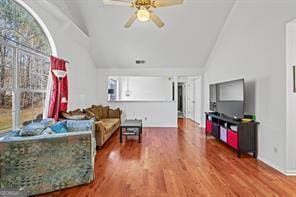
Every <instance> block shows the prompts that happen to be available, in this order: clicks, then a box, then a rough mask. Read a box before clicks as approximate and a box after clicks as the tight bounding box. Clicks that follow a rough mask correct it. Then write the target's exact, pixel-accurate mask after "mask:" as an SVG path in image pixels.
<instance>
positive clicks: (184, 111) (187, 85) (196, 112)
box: [177, 76, 202, 124]
mask: <svg viewBox="0 0 296 197" xmlns="http://www.w3.org/2000/svg"><path fill="white" fill-rule="evenodd" d="M177 92H178V97H177V98H178V118H187V119H190V120H192V121H194V122H196V123H198V124H200V123H201V119H202V114H201V77H198V76H196V77H189V76H188V77H179V78H178V88H177Z"/></svg>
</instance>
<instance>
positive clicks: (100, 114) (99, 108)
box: [90, 105, 103, 120]
mask: <svg viewBox="0 0 296 197" xmlns="http://www.w3.org/2000/svg"><path fill="white" fill-rule="evenodd" d="M90 110H91V111H92V112H93V113H94V114H95V117H96V120H100V119H101V118H103V109H102V106H95V105H93V106H92V107H91V109H90Z"/></svg>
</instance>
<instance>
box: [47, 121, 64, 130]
mask: <svg viewBox="0 0 296 197" xmlns="http://www.w3.org/2000/svg"><path fill="white" fill-rule="evenodd" d="M50 128H51V129H52V130H53V131H54V132H55V133H67V132H68V128H67V122H66V121H62V122H58V123H56V124H54V125H52V126H50Z"/></svg>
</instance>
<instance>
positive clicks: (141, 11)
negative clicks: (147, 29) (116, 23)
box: [103, 0, 184, 28]
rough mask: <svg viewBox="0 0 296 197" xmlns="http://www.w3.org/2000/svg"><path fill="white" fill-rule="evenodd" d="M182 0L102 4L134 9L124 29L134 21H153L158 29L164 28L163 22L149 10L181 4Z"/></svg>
mask: <svg viewBox="0 0 296 197" xmlns="http://www.w3.org/2000/svg"><path fill="white" fill-rule="evenodd" d="M183 1H184V0H103V3H104V4H109V5H122V6H129V7H132V8H136V11H135V12H134V14H133V15H132V16H131V17H130V18H129V19H128V21H127V23H126V24H125V25H124V27H125V28H129V27H131V25H132V24H133V23H134V22H135V20H136V19H138V20H139V21H142V22H146V21H149V20H151V21H153V22H154V23H155V24H156V25H157V26H158V27H159V28H162V27H163V26H164V22H163V21H162V20H161V19H160V18H159V17H158V16H157V15H156V14H155V13H154V12H153V11H152V10H151V8H159V7H167V6H173V5H179V4H183Z"/></svg>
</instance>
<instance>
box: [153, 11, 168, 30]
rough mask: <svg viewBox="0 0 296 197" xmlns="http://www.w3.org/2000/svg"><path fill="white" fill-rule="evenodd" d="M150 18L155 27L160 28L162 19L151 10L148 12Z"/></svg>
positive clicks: (162, 23) (162, 24)
mask: <svg viewBox="0 0 296 197" xmlns="http://www.w3.org/2000/svg"><path fill="white" fill-rule="evenodd" d="M150 20H152V21H153V22H154V23H155V25H157V27H159V28H162V27H163V26H164V25H165V24H164V22H162V20H161V19H160V18H159V17H158V16H157V15H156V14H155V13H153V12H150Z"/></svg>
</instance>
